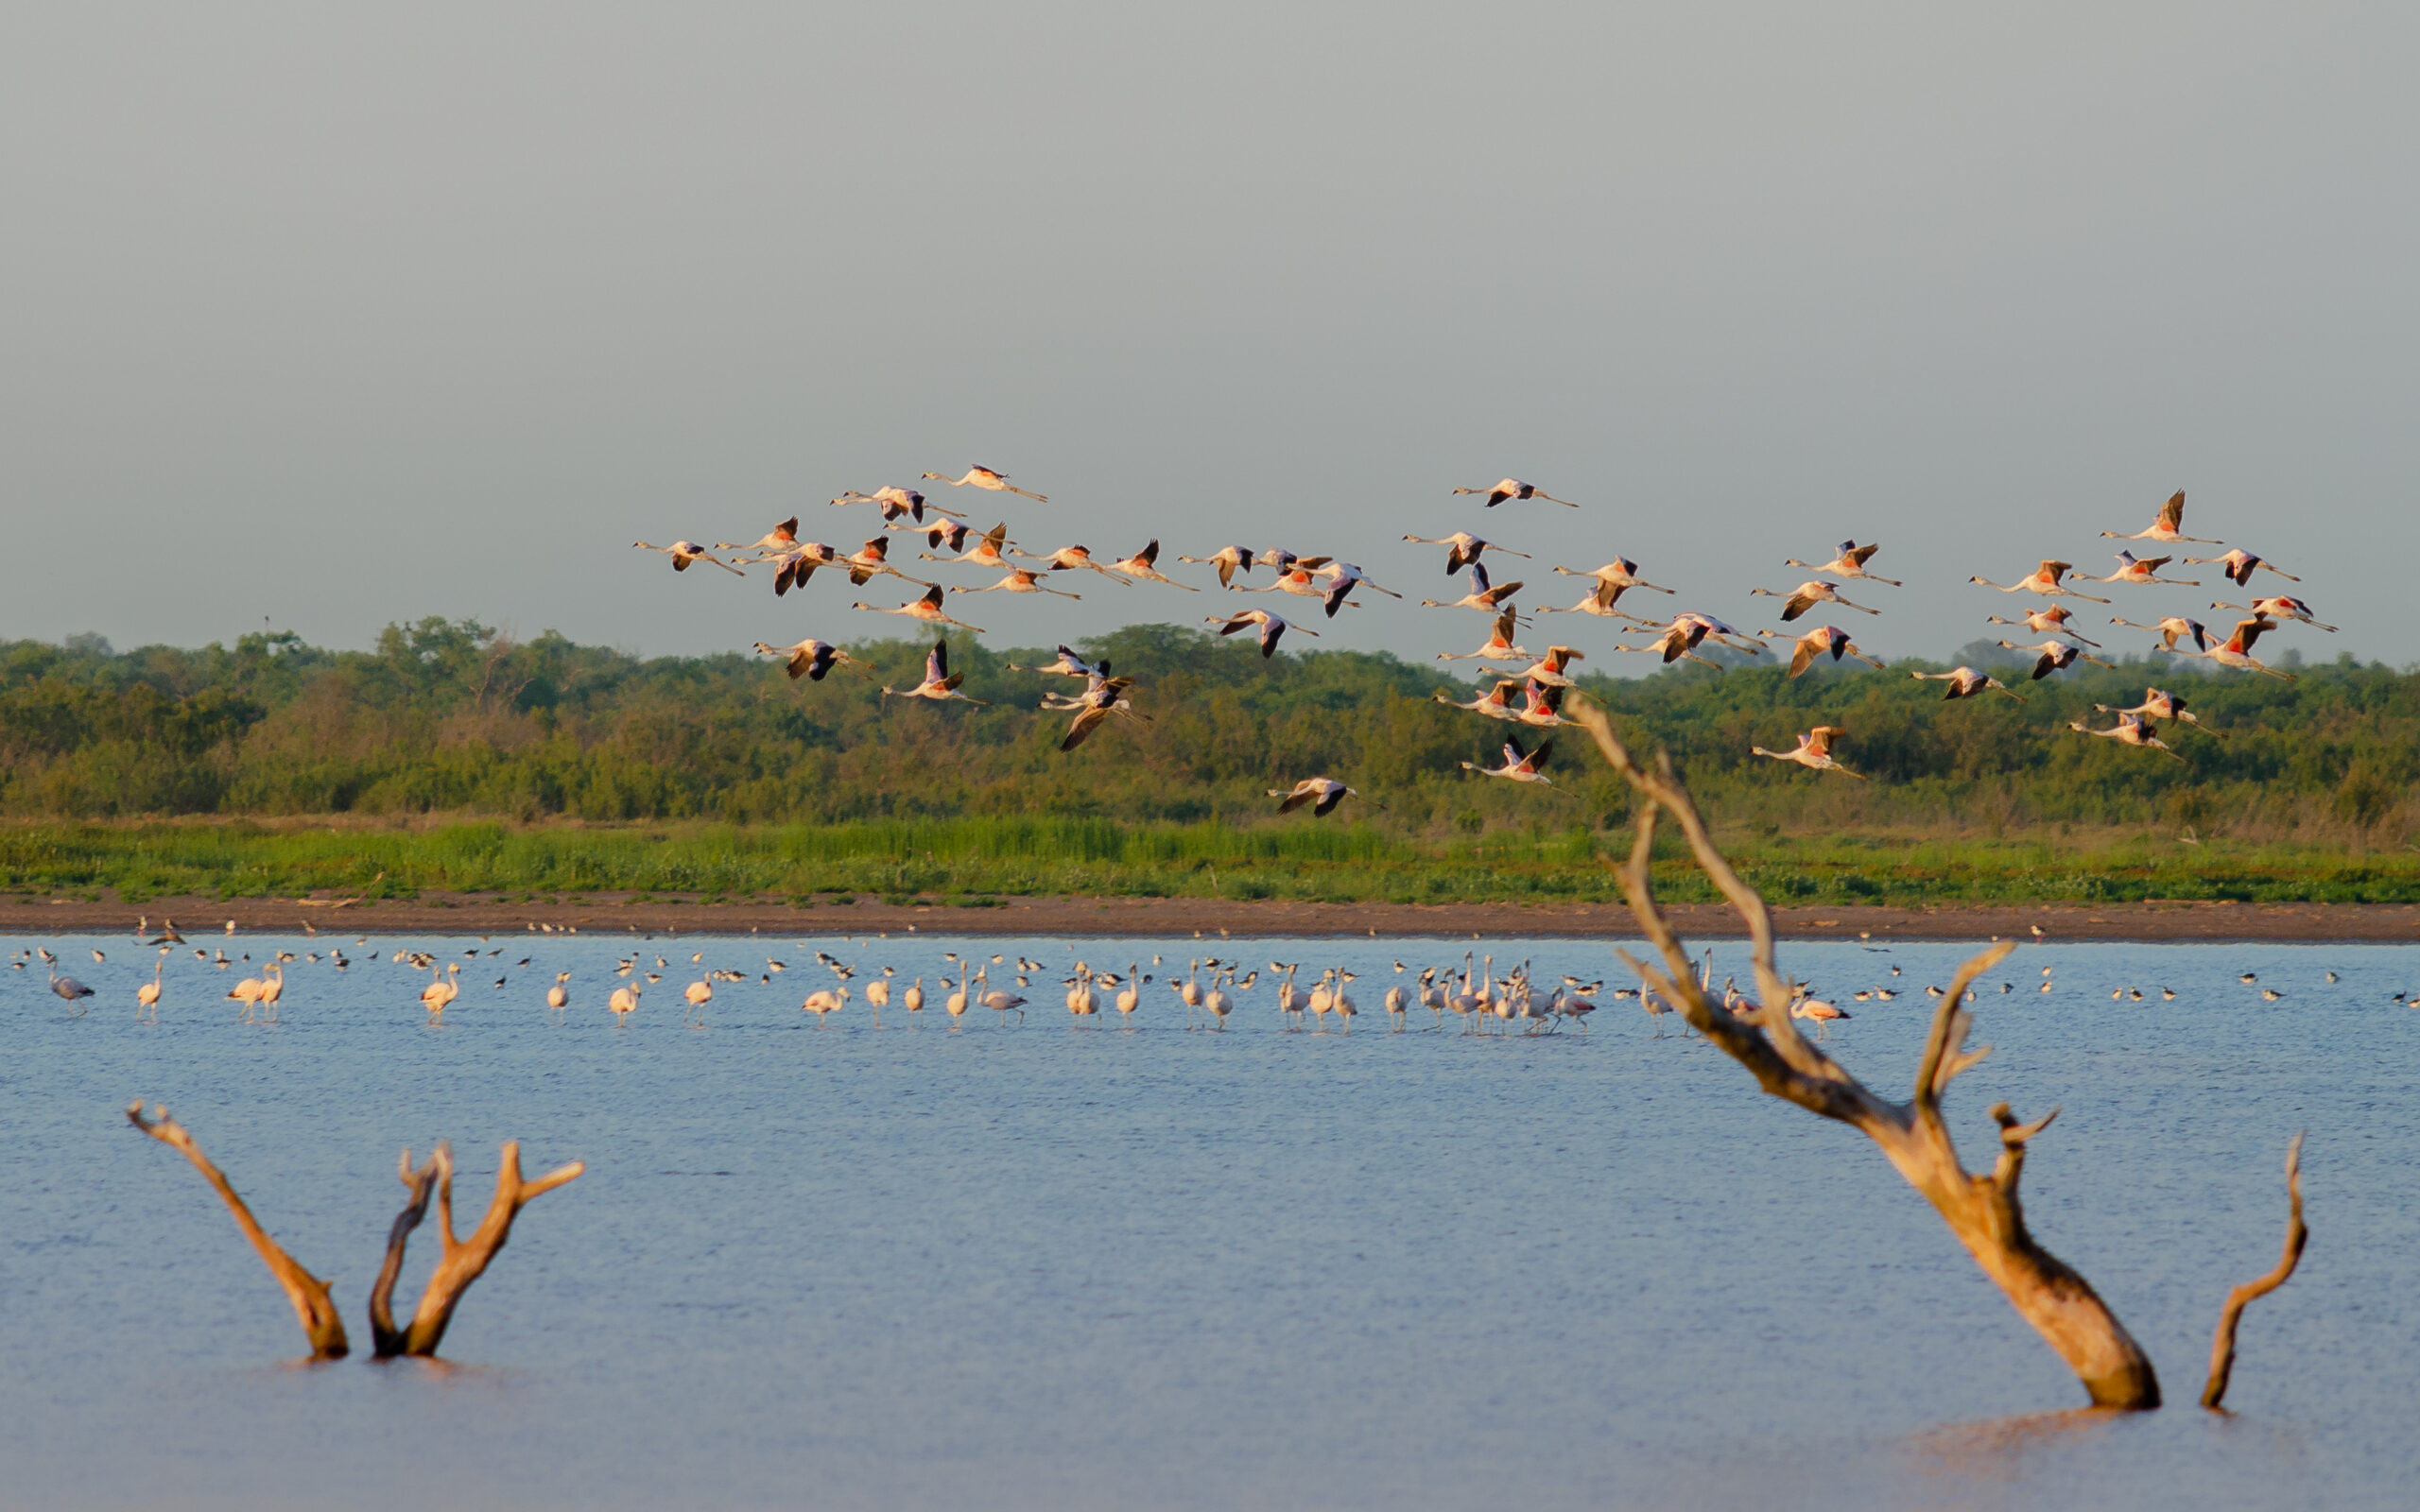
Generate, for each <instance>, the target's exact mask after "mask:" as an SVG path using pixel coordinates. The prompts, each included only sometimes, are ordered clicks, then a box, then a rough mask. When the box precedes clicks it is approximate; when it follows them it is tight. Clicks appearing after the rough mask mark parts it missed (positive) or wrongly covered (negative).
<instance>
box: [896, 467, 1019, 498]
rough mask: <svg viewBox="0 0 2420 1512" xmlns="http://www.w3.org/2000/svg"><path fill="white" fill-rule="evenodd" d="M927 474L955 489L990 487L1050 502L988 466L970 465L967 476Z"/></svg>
mask: <svg viewBox="0 0 2420 1512" xmlns="http://www.w3.org/2000/svg"><path fill="white" fill-rule="evenodd" d="M925 477H927V478H931V479H934V480H936V481H938V482H942V483H946V484H948V485H949V486H950V487H951V488H953V489H989V490H992V491H993V492H994V493H1013V494H1016V495H1018V496H1019V497H1020V498H1027V499H1031V500H1032V501H1033V502H1034V503H1036V504H1048V503H1049V502H1050V501H1049V500H1048V499H1047V498H1046V497H1044V496H1043V495H1041V494H1039V493H1034V492H1032V491H1030V490H1026V489H1020V488H1018V487H1017V486H1016V485H1015V484H1013V483H1011V482H1010V481H1009V475H1008V474H1007V473H1006V472H998V471H996V470H994V469H992V468H988V467H970V468H968V469H967V470H966V476H964V477H962V478H954V477H951V476H950V475H949V474H948V473H946V472H927V473H925Z"/></svg>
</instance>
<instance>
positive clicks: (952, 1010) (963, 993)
mask: <svg viewBox="0 0 2420 1512" xmlns="http://www.w3.org/2000/svg"><path fill="white" fill-rule="evenodd" d="M973 970H974V968H973V967H972V966H971V965H970V964H969V963H968V962H967V961H965V960H960V961H959V963H958V990H957V991H955V992H952V993H951V994H950V995H949V996H948V997H946V998H943V999H942V1011H944V1012H946V1013H947V1014H948V1015H949V1026H950V1027H951V1028H953V1029H955V1028H957V1027H958V1025H959V1021H960V1020H962V1019H964V1018H965V1017H966V1009H967V1006H968V1005H970V1004H972V1003H973V1002H974V1001H975V998H974V994H973V993H972V992H971V991H970V990H969V987H970V985H971V982H972V976H971V973H972V971H973ZM948 980H949V978H947V977H943V978H942V981H943V982H944V983H946V982H947V981H948Z"/></svg>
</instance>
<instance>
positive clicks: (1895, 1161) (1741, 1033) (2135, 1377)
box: [1566, 707, 2282, 1408]
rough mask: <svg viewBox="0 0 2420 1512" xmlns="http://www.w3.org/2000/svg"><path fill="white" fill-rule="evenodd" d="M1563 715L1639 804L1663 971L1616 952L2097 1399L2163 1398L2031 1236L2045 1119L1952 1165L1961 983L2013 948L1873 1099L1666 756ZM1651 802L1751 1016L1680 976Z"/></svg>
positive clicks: (2008, 1127) (1639, 863)
mask: <svg viewBox="0 0 2420 1512" xmlns="http://www.w3.org/2000/svg"><path fill="white" fill-rule="evenodd" d="M1566 717H1568V718H1570V719H1572V720H1573V722H1574V723H1577V724H1579V725H1580V726H1581V727H1582V729H1584V730H1587V731H1588V733H1589V734H1590V736H1591V737H1593V738H1594V739H1595V741H1596V743H1597V747H1598V749H1599V750H1600V751H1601V752H1603V753H1604V757H1605V760H1606V761H1607V762H1608V763H1610V764H1611V765H1612V766H1613V768H1614V770H1615V771H1616V772H1618V773H1620V774H1621V775H1622V777H1623V778H1624V779H1626V780H1627V781H1628V782H1629V783H1630V785H1631V786H1632V788H1633V789H1634V790H1635V791H1636V792H1637V793H1638V794H1639V796H1640V797H1642V798H1644V799H1647V800H1648V801H1647V803H1646V804H1645V805H1644V806H1642V808H1641V809H1640V812H1639V816H1638V824H1639V828H1640V833H1639V839H1638V843H1637V844H1636V845H1635V846H1634V848H1633V850H1632V852H1631V859H1630V863H1629V865H1627V866H1625V867H1620V868H1616V878H1617V879H1618V881H1619V883H1620V885H1621V889H1622V895H1623V897H1624V898H1625V899H1626V900H1627V901H1628V902H1629V903H1630V908H1631V913H1632V915H1633V916H1634V918H1635V919H1636V920H1637V922H1638V927H1639V930H1640V932H1641V933H1642V934H1644V935H1645V936H1647V938H1648V941H1649V943H1651V945H1653V946H1654V947H1655V953H1656V954H1658V955H1660V956H1661V957H1662V958H1663V962H1664V968H1665V969H1664V970H1662V971H1658V970H1656V969H1655V968H1654V967H1653V966H1651V965H1649V964H1648V963H1646V962H1642V961H1639V960H1636V959H1634V958H1633V957H1632V956H1630V955H1629V954H1623V956H1622V959H1623V960H1624V961H1626V962H1628V963H1629V964H1630V966H1631V967H1632V969H1633V970H1634V971H1637V972H1638V973H1639V976H1640V978H1641V979H1642V980H1643V981H1645V982H1646V983H1647V985H1648V986H1649V987H1651V988H1654V989H1655V990H1656V991H1657V992H1658V993H1660V994H1662V995H1663V996H1664V997H1666V998H1667V999H1668V1000H1669V1001H1670V1002H1671V1003H1672V1004H1673V1005H1675V1006H1676V1007H1678V1008H1679V1009H1680V1011H1681V1014H1682V1016H1683V1017H1684V1018H1685V1019H1686V1020H1687V1021H1688V1022H1689V1024H1690V1026H1691V1027H1693V1028H1695V1029H1696V1030H1698V1032H1699V1033H1701V1034H1703V1035H1704V1036H1705V1037H1706V1038H1707V1039H1709V1040H1713V1041H1714V1042H1715V1043H1716V1044H1717V1045H1718V1046H1720V1048H1721V1049H1722V1051H1723V1052H1724V1054H1726V1055H1728V1056H1730V1057H1732V1058H1733V1059H1735V1060H1737V1061H1738V1062H1739V1063H1740V1065H1742V1066H1744V1067H1746V1068H1747V1070H1748V1071H1749V1073H1750V1074H1753V1075H1754V1076H1755V1078H1756V1083H1757V1085H1758V1086H1759V1087H1761V1088H1762V1089H1763V1090H1764V1091H1766V1092H1767V1093H1769V1094H1771V1095H1772V1096H1775V1097H1779V1098H1782V1099H1784V1100H1785V1101H1788V1102H1791V1103H1795V1104H1797V1105H1798V1106H1799V1107H1801V1108H1806V1110H1807V1111H1808V1112H1811V1113H1815V1114H1817V1115H1819V1116H1821V1117H1824V1118H1829V1119H1834V1120H1837V1121H1838V1122H1841V1123H1843V1124H1847V1125H1851V1126H1853V1127H1855V1128H1857V1129H1858V1130H1859V1131H1861V1132H1862V1133H1864V1134H1865V1136H1866V1137H1867V1138H1869V1139H1871V1140H1873V1141H1874V1143H1876V1145H1877V1146H1879V1147H1880V1149H1881V1150H1882V1153H1883V1155H1884V1156H1885V1157H1886V1158H1887V1159H1888V1160H1890V1161H1891V1163H1892V1165H1893V1167H1894V1168H1896V1169H1897V1171H1898V1172H1899V1175H1900V1176H1901V1177H1903V1178H1904V1179H1906V1181H1907V1182H1908V1184H1909V1185H1910V1186H1912V1187H1914V1188H1915V1189H1916V1190H1917V1191H1918V1192H1920V1193H1922V1194H1924V1196H1925V1198H1926V1200H1927V1201H1928V1202H1930V1203H1931V1204H1932V1205H1933V1208H1934V1209H1935V1211H1938V1212H1940V1214H1941V1215H1942V1218H1943V1220H1944V1221H1945V1223H1947V1224H1948V1225H1949V1229H1950V1232H1951V1233H1953V1234H1955V1235H1956V1236H1957V1238H1958V1242H1959V1243H1960V1244H1961V1245H1963V1246H1965V1248H1966V1252H1967V1253H1968V1254H1969V1255H1971V1256H1972V1257H1973V1258H1974V1260H1975V1263H1976V1264H1977V1265H1979V1267H1981V1269H1982V1271H1983V1274H1984V1275H1986V1276H1988V1277H1990V1278H1991V1280H1992V1281H1993V1283H1994V1284H1995V1285H1997V1286H1998V1287H1999V1289H2000V1291H2001V1293H2002V1295H2004V1296H2006V1297H2008V1299H2009V1301H2010V1303H2011V1304H2012V1305H2013V1306H2014V1307H2015V1309H2016V1310H2017V1313H2018V1314H2019V1315H2021V1316H2022V1317H2024V1319H2025V1320H2026V1321H2027V1322H2028V1323H2031V1324H2032V1325H2033V1327H2034V1329H2035V1330H2036V1331H2037V1332H2040V1333H2041V1335H2042V1337H2043V1338H2044V1340H2045V1341H2047V1342H2048V1344H2049V1346H2050V1348H2051V1349H2055V1350H2057V1351H2058V1354H2059V1357H2060V1358H2061V1359H2063V1360H2065V1361H2066V1363H2067V1367H2068V1368H2069V1369H2071V1370H2073V1371H2074V1372H2075V1373H2076V1376H2077V1378H2078V1379H2079V1380H2080V1381H2082V1382H2083V1387H2084V1390H2085V1391H2086V1392H2087V1393H2089V1394H2090V1396H2091V1398H2092V1400H2093V1401H2094V1402H2095V1403H2096V1404H2098V1405H2100V1406H2107V1407H2135V1408H2141V1407H2156V1406H2158V1405H2159V1401H2160V1393H2159V1377H2158V1375H2157V1374H2156V1372H2154V1371H2153V1370H2152V1362H2151V1357H2150V1356H2149V1355H2147V1354H2145V1353H2144V1352H2143V1349H2142V1346H2141V1345H2139V1344H2137V1343H2135V1340H2134V1337H2133V1336H2132V1335H2131V1334H2129V1333H2128V1332H2126V1330H2125V1326H2124V1325H2123V1324H2121V1323H2119V1322H2118V1317H2117V1314H2114V1313H2112V1312H2111V1311H2110V1310H2109V1307H2108V1304H2107V1303H2105V1302H2103V1301H2102V1300H2101V1299H2100V1295H2099V1294H2098V1293H2096V1292H2094V1291H2093V1289H2092V1286H2091V1284H2090V1283H2089V1282H2087V1281H2086V1280H2084V1279H2083V1277H2082V1276H2081V1275H2079V1274H2077V1273H2076V1271H2075V1270H2074V1269H2073V1268H2072V1267H2070V1266H2068V1265H2067V1264H2066V1263H2065V1262H2063V1261H2061V1260H2060V1259H2059V1258H2058V1257H2057V1256H2055V1255H2052V1254H2051V1253H2050V1252H2049V1251H2048V1250H2046V1249H2044V1248H2043V1247H2042V1246H2040V1245H2039V1244H2037V1243H2035V1242H2034V1239H2033V1236H2032V1235H2031V1233H2029V1232H2027V1230H2026V1227H2025V1213H2024V1209H2023V1208H2022V1206H2021V1205H2020V1204H2019V1202H2018V1200H2017V1180H2018V1177H2019V1176H2020V1175H2021V1174H2022V1172H2023V1170H2024V1163H2025V1147H2026V1143H2027V1142H2028V1141H2029V1140H2031V1139H2032V1138H2033V1136H2035V1135H2036V1134H2039V1133H2040V1132H2041V1131H2042V1130H2043V1129H2044V1128H2045V1127H2047V1126H2048V1124H2049V1122H2050V1119H2049V1117H2045V1118H2042V1119H2040V1120H2037V1121H2036V1122H2034V1123H2031V1124H2020V1123H2018V1122H2017V1120H2016V1117H2015V1115H2014V1114H2013V1113H2011V1112H2010V1111H2009V1109H2008V1105H2007V1104H2005V1103H2003V1104H2001V1105H1999V1106H1998V1107H1997V1108H1994V1109H1993V1110H1992V1112H1993V1117H1994V1118H1995V1120H1996V1121H1997V1122H1998V1124H1999V1125H2000V1154H1999V1159H1998V1160H1997V1163H1996V1164H1995V1166H1994V1168H1993V1170H1992V1172H1991V1174H1989V1175H1987V1176H1973V1175H1970V1174H1968V1172H1967V1171H1966V1169H1965V1167H1964V1165H1963V1164H1962V1163H1961V1161H1960V1160H1959V1157H1958V1146H1957V1143H1956V1142H1955V1141H1954V1140H1952V1139H1951V1138H1950V1134H1949V1126H1948V1124H1947V1123H1946V1121H1945V1119H1944V1118H1943V1116H1942V1111H1941V1099H1942V1095H1943V1094H1944V1093H1945V1091H1948V1088H1949V1084H1950V1083H1951V1082H1952V1081H1953V1080H1955V1079H1956V1078H1957V1077H1958V1076H1959V1075H1960V1074H1962V1073H1964V1072H1966V1071H1968V1070H1971V1069H1972V1068H1973V1067H1974V1066H1975V1065H1976V1064H1977V1063H1978V1062H1979V1061H1980V1060H1981V1059H1982V1058H1983V1057H1984V1056H1985V1055H1987V1054H1988V1053H1989V1047H1988V1046H1986V1047H1984V1048H1982V1049H1978V1050H1975V1051H1972V1052H1969V1051H1968V1050H1967V1049H1966V1048H1965V1046H1966V1036H1967V1034H1968V1032H1969V1031H1970V1030H1971V1029H1972V1027H1973V1023H1974V1019H1973V1015H1972V1014H1970V1013H1969V1012H1968V1011H1967V1010H1966V1000H1967V995H1968V988H1970V987H1971V986H1972V985H1973V983H1974V980H1975V978H1976V976H1977V975H1979V973H1981V972H1982V971H1988V970H1989V969H1990V968H1991V967H1993V966H1994V965H1996V964H1997V963H1998V962H1999V961H2000V960H2001V959H2003V958H2004V957H2006V956H2007V954H2008V953H2009V952H2010V951H2012V950H2014V948H2015V947H2014V945H2013V944H2008V943H2003V944H2000V945H1996V946H1994V947H1993V948H1992V949H1990V950H1987V951H1985V952H1983V953H1982V954H1979V955H1978V956H1976V957H1975V958H1974V959H1972V960H1970V961H1968V962H1967V963H1966V964H1965V965H1964V966H1962V967H1961V968H1960V969H1959V971H1958V975H1957V977H1956V978H1955V980H1953V981H1952V982H1951V984H1950V988H1949V990H1948V992H1947V993H1946V994H1945V995H1944V996H1943V998H1942V1000H1941V1005H1940V1006H1939V1008H1938V1009H1937V1010H1936V1011H1935V1012H1934V1015H1933V1022H1932V1027H1931V1031H1930V1033H1929V1035H1928V1036H1927V1039H1926V1041H1925V1052H1924V1057H1923V1059H1922V1060H1921V1061H1920V1062H1919V1064H1918V1066H1917V1069H1916V1081H1915V1088H1914V1090H1913V1092H1912V1094H1911V1095H1910V1099H1909V1101H1908V1102H1906V1103H1905V1104H1900V1103H1893V1102H1890V1101H1887V1100H1886V1099H1884V1098H1881V1097H1879V1096H1876V1094H1875V1093H1874V1092H1872V1091H1868V1090H1867V1089H1866V1087H1865V1086H1864V1085H1863V1084H1862V1083H1860V1082H1859V1081H1858V1079H1857V1078H1856V1077H1855V1076H1853V1075H1851V1074H1849V1073H1848V1072H1847V1071H1846V1070H1845V1069H1843V1068H1842V1067H1841V1065H1840V1064H1839V1062H1837V1061H1835V1060H1833V1059H1832V1058H1831V1057H1829V1056H1827V1055H1825V1054H1824V1052H1823V1050H1821V1049H1820V1048H1818V1047H1817V1046H1816V1045H1815V1044H1814V1043H1813V1042H1812V1041H1810V1040H1807V1039H1806V1037H1805V1036H1803V1035H1801V1034H1799V1032H1798V1029H1797V1026H1796V1025H1795V1024H1794V1023H1792V1022H1790V1017H1789V1008H1790V1004H1791V1001H1792V998H1793V996H1794V991H1793V989H1792V988H1791V987H1790V986H1789V984H1788V983H1786V982H1785V981H1784V980H1783V978H1782V975H1781V972H1780V970H1779V969H1778V967H1777V966H1776V965H1775V964H1774V959H1773V937H1772V916H1771V915H1770V914H1769V913H1768V912H1767V910H1766V907H1765V902H1764V900H1763V899H1762V898H1761V897H1759V896H1758V895H1757V893H1756V890H1755V888H1753V887H1751V886H1749V885H1748V884H1747V883H1746V882H1745V881H1744V880H1742V879H1741V877H1740V876H1739V874H1738V873H1737V871H1735V870H1734V869H1733V868H1732V867H1731V864H1730V862H1729V861H1727V860H1726V859H1725V858H1724V857H1723V855H1722V853H1721V851H1720V850H1718V849H1717V848H1716V846H1715V844H1714V840H1713V837H1712V835H1711V834H1709V833H1708V832H1707V830H1706V825H1705V821H1704V819H1703V816H1701V815H1700V814H1699V813H1698V809H1697V804H1696V802H1695V801H1694V800H1693V799H1691V798H1690V797H1689V794H1688V790H1687V789H1686V788H1685V787H1684V786H1682V785H1681V782H1680V780H1679V778H1678V777H1677V776H1675V775H1674V773H1673V770H1672V765H1671V762H1670V760H1669V759H1668V758H1659V759H1658V760H1657V762H1656V764H1655V769H1654V770H1653V771H1649V770H1647V769H1646V768H1644V767H1642V766H1640V765H1638V764H1637V763H1636V762H1634V761H1633V760H1632V759H1631V755H1630V752H1629V751H1628V750H1627V749H1625V748H1624V747H1623V746H1622V743H1621V742H1620V740H1619V739H1617V738H1616V736H1615V734H1614V730H1613V725H1612V723H1611V722H1610V721H1609V720H1607V718H1606V717H1605V715H1604V713H1603V712H1602V711H1601V710H1599V709H1596V708H1593V707H1581V708H1579V709H1577V710H1574V711H1568V712H1567V713H1566ZM1659 809H1660V810H1661V811H1663V812H1664V813H1666V814H1668V815H1670V816H1672V819H1673V821H1674V822H1675V823H1676V824H1677V825H1678V826H1679V827H1680V830H1681V833H1682V834H1683V836H1684V837H1685V838H1686V839H1687V841H1688V843H1689V850H1690V851H1691V852H1692V853H1693V854H1694V855H1695V856H1696V858H1697V862H1698V865H1699V866H1700V867H1701V868H1703V869H1704V871H1705V874H1706V875H1707V877H1708V878H1710V879H1711V880H1712V881H1713V883H1714V885H1715V886H1716V887H1718V888H1719V889H1720V890H1721V892H1722V895H1723V896H1724V897H1725V898H1726V899H1728V900H1729V901H1730V902H1731V905H1732V906H1733V907H1734V908H1735V909H1737V911H1738V913H1739V916H1740V918H1741V919H1742V920H1743V921H1745V923H1746V924H1747V926H1748V936H1749V941H1750V947H1751V949H1752V951H1753V953H1754V958H1755V973H1756V985H1757V989H1758V991H1759V992H1760V993H1761V994H1762V997H1763V1002H1762V1005H1761V1007H1760V1009H1759V1011H1758V1013H1757V1015H1756V1016H1755V1019H1754V1020H1742V1019H1737V1018H1735V1017H1733V1016H1732V1015H1731V1014H1730V1013H1729V1012H1727V1011H1724V1010H1723V1009H1721V1008H1720V1007H1718V1006H1717V1005H1715V1004H1713V1003H1711V1002H1709V1001H1708V1000H1707V998H1706V995H1705V993H1704V992H1703V990H1701V989H1700V988H1699V986H1698V984H1697V982H1696V980H1695V979H1694V977H1693V976H1692V974H1691V972H1690V971H1689V963H1688V949H1687V947H1686V946H1685V945H1684V944H1683V943H1682V942H1681V940H1680V938H1679V937H1678V936H1676V935H1675V934H1674V933H1673V932H1672V928H1671V925H1670V924H1669V922H1668V920H1667V919H1665V917H1664V914H1663V911H1662V910H1661V908H1659V907H1658V906H1657V904H1656V902H1655V895H1654V891H1653V888H1652V885H1651V877H1650V874H1649V870H1648V851H1649V848H1650V845H1651V838H1652V826H1653V824H1654V822H1655V815H1656V812H1657V810H1659ZM2051 1116H2052V1117H2055V1116H2056V1115H2055V1113H2053V1114H2052V1115H2051ZM2280 1280H2282V1278H2280Z"/></svg>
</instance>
